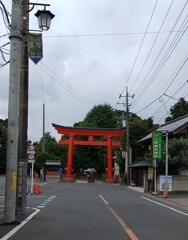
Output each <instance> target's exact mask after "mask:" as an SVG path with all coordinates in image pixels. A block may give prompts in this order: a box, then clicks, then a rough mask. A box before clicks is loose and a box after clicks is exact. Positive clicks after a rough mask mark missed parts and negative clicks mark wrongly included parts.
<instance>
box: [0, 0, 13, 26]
mask: <svg viewBox="0 0 188 240" xmlns="http://www.w3.org/2000/svg"><path fill="white" fill-rule="evenodd" d="M0 5H1V6H2V7H0V10H1V13H2V16H3V21H4V23H5V26H6V27H7V29H8V30H10V26H11V24H10V21H9V15H10V14H9V13H8V11H7V9H6V7H5V5H4V4H3V2H2V1H1V0H0Z"/></svg>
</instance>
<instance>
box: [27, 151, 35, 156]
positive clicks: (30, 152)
mask: <svg viewBox="0 0 188 240" xmlns="http://www.w3.org/2000/svg"><path fill="white" fill-rule="evenodd" d="M27 154H33V155H34V154H35V151H30V150H28V151H27Z"/></svg>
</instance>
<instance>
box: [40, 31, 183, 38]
mask: <svg viewBox="0 0 188 240" xmlns="http://www.w3.org/2000/svg"><path fill="white" fill-rule="evenodd" d="M177 32H179V31H176V30H173V31H171V30H166V31H161V32H160V33H159V34H167V33H177ZM144 34H145V32H122V33H94V34H63V35H51V36H50V35H45V36H43V37H44V38H74V37H113V36H126V35H144ZM149 34H158V31H148V32H147V35H149Z"/></svg>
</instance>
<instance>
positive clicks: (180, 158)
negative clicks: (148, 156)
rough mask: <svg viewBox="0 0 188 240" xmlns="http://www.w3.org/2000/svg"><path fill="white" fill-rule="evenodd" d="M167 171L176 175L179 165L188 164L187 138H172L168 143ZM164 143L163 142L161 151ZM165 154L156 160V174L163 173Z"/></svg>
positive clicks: (164, 145)
mask: <svg viewBox="0 0 188 240" xmlns="http://www.w3.org/2000/svg"><path fill="white" fill-rule="evenodd" d="M168 146H169V148H168V153H169V155H168V173H169V175H178V174H179V169H180V168H181V167H185V166H188V139H172V140H169V144H168ZM165 147H166V143H165V142H163V152H165V151H166V149H165ZM165 164H166V155H165V154H163V159H162V160H160V161H158V162H157V171H158V174H165Z"/></svg>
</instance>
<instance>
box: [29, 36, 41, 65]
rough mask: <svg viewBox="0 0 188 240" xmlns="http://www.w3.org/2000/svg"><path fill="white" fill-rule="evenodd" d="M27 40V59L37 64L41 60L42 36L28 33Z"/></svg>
mask: <svg viewBox="0 0 188 240" xmlns="http://www.w3.org/2000/svg"><path fill="white" fill-rule="evenodd" d="M27 40H28V54H29V58H30V59H31V60H32V61H33V62H34V63H35V64H37V63H38V62H39V61H40V60H41V59H42V58H43V51H42V34H41V33H28V35H27Z"/></svg>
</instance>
